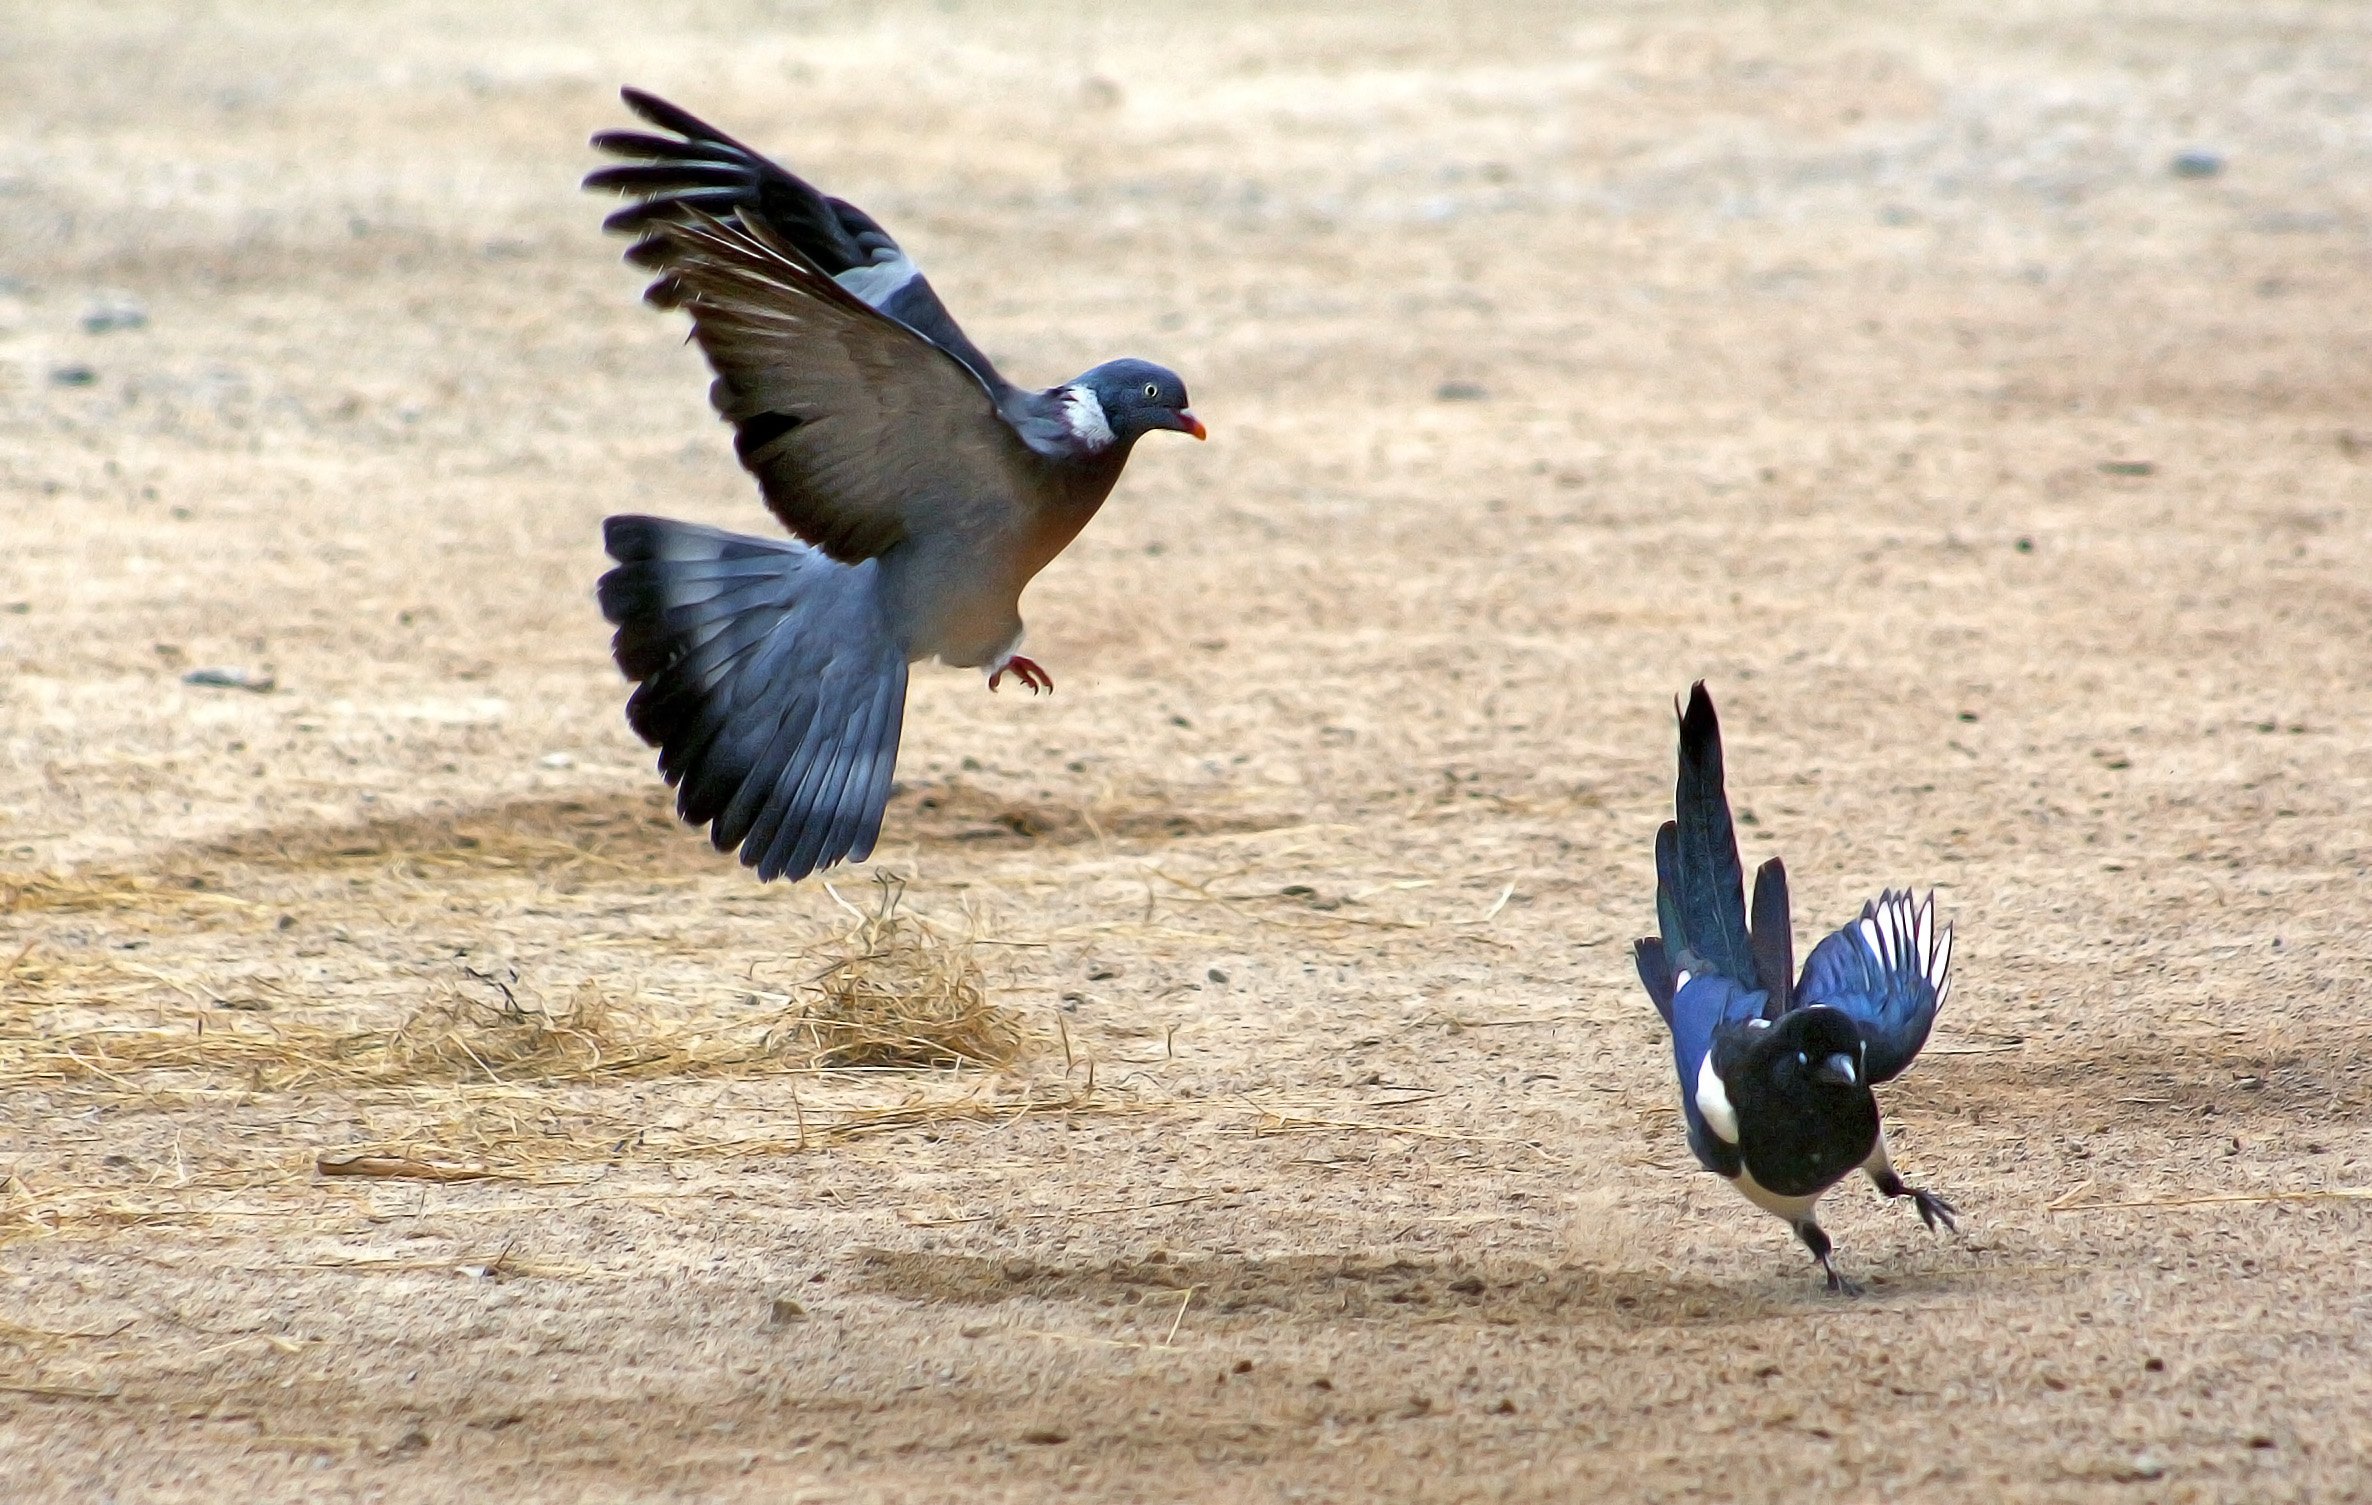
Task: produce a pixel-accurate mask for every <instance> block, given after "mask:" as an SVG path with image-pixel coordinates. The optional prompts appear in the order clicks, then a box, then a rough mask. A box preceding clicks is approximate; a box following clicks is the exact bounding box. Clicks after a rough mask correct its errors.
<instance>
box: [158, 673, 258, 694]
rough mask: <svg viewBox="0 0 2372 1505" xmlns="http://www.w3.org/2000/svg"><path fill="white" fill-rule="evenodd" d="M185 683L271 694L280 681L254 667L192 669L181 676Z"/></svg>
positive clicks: (218, 688) (216, 688)
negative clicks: (258, 671) (257, 670)
mask: <svg viewBox="0 0 2372 1505" xmlns="http://www.w3.org/2000/svg"><path fill="white" fill-rule="evenodd" d="M181 682H182V683H183V684H185V685H197V686H199V687H201V688H203V689H208V690H247V691H251V692H252V693H254V694H257V695H269V694H271V693H272V690H273V688H274V687H275V686H277V685H278V684H279V681H278V680H276V679H274V678H273V677H272V676H271V675H269V674H259V673H257V672H256V671H255V670H253V669H223V668H214V669H192V670H190V671H189V672H188V673H187V674H184V675H182V676H181Z"/></svg>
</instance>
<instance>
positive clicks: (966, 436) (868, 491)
mask: <svg viewBox="0 0 2372 1505" xmlns="http://www.w3.org/2000/svg"><path fill="white" fill-rule="evenodd" d="M623 97H624V99H625V101H626V105H627V108H629V109H631V110H632V111H633V112H634V113H635V114H637V115H639V116H641V117H642V118H643V119H644V120H646V121H648V122H650V124H652V125H654V126H656V127H658V128H659V130H661V131H663V132H666V133H668V134H664V135H654V134H647V133H644V132H640V131H604V132H602V133H601V134H599V135H597V136H595V137H594V138H593V145H594V146H595V147H597V148H598V149H600V150H601V151H604V152H607V153H608V154H610V155H611V156H613V157H616V158H619V159H621V165H617V166H612V167H604V168H602V169H600V170H599V171H596V172H594V173H592V174H591V175H589V176H588V177H587V178H586V179H585V186H586V187H587V188H590V189H596V190H602V191H607V192H611V193H617V194H621V195H623V196H625V197H626V198H628V199H630V200H632V202H631V203H629V204H628V205H627V206H626V207H625V208H623V209H620V210H618V211H617V212H616V213H614V214H612V215H611V216H610V217H609V218H608V220H607V221H606V222H605V225H604V228H607V229H610V230H617V231H623V232H626V233H628V234H631V235H633V236H635V237H636V239H635V242H634V245H633V247H632V248H631V249H630V250H628V251H627V253H626V259H627V260H628V261H630V262H632V263H634V264H635V265H637V266H641V267H646V268H648V269H650V270H651V271H652V272H654V273H656V274H657V276H656V280H654V281H653V282H652V283H651V285H650V288H649V290H648V291H647V292H646V293H645V295H644V296H645V297H646V298H648V300H649V301H650V302H652V303H654V304H656V305H658V306H659V307H661V308H680V309H682V310H684V312H686V313H688V314H689V315H691V319H692V338H693V340H694V341H695V342H697V343H698V344H699V346H700V349H701V351H702V352H703V353H704V354H705V355H706V356H707V357H708V363H709V365H710V367H711V368H712V369H714V371H715V372H716V380H715V382H714V383H712V384H711V385H710V387H709V401H710V402H711V403H712V404H714V406H715V407H716V409H717V411H718V413H719V414H721V415H722V416H723V417H724V418H725V420H726V421H727V422H729V423H731V424H732V425H733V430H734V434H733V449H734V452H735V453H736V454H737V455H739V456H740V459H741V463H742V465H743V466H744V467H745V468H746V469H747V470H748V471H749V472H750V473H751V474H752V475H753V476H755V477H756V478H757V481H758V488H759V490H760V491H761V492H762V493H763V494H764V496H765V499H766V505H767V507H768V508H769V509H770V510H772V512H773V513H774V515H775V516H776V517H777V518H778V519H780V520H781V522H782V524H783V526H784V527H786V528H788V529H789V530H790V531H791V532H792V533H793V534H795V535H797V538H798V541H797V542H791V541H778V540H774V539H764V538H750V537H745V536H743V535H741V534H737V533H727V532H722V531H720V530H718V529H715V528H703V527H696V526H694V525H692V524H689V523H680V522H674V521H670V520H669V519H666V518H658V517H613V518H610V519H608V521H607V522H606V523H605V524H604V525H603V542H604V543H605V544H606V545H607V547H608V550H609V553H610V555H611V557H612V558H614V559H615V560H617V567H616V568H615V569H612V570H611V571H610V572H609V573H608V574H606V575H604V576H602V578H601V587H600V600H601V610H602V614H603V615H604V616H606V617H607V618H608V619H609V620H610V621H611V622H612V623H613V624H615V626H616V627H617V629H618V631H617V636H616V639H615V640H614V642H613V644H612V652H613V654H614V655H615V657H616V659H617V662H618V667H619V669H621V670H622V671H624V673H625V675H626V677H627V678H628V679H629V680H632V681H634V682H635V684H636V685H637V686H638V688H637V689H636V690H635V692H634V694H633V696H632V698H631V699H629V701H628V702H627V706H626V719H627V721H628V723H629V724H630V725H632V726H633V728H634V730H635V731H636V732H637V733H638V734H640V735H641V737H642V738H643V740H644V741H646V742H649V743H652V744H653V745H655V746H657V747H658V748H659V771H660V772H661V773H662V774H664V775H665V776H666V779H667V782H668V783H670V784H672V785H674V786H676V790H677V794H676V809H677V812H678V813H679V814H680V815H681V816H682V817H683V819H684V820H685V821H686V822H688V823H689V824H691V825H694V826H698V825H707V826H708V827H709V837H710V839H711V840H712V841H713V842H714V843H715V844H716V847H717V850H719V851H731V850H733V849H734V848H736V847H738V848H740V851H741V860H742V862H743V863H744V864H746V865H747V866H750V867H753V868H755V869H757V872H758V876H759V878H761V879H772V878H778V877H788V878H791V879H793V880H797V879H799V878H803V877H805V876H807V875H808V874H809V873H811V872H813V871H815V870H816V869H817V868H820V867H828V866H830V865H831V864H833V863H835V862H839V861H841V860H843V859H858V860H861V859H863V858H864V857H866V856H868V855H870V854H871V852H872V850H873V843H874V839H875V838H876V837H877V836H878V835H879V834H880V830H881V813H882V806H883V805H884V804H885V803H886V802H887V801H888V798H889V788H890V772H891V769H892V768H893V767H894V766H895V765H896V763H897V755H898V732H899V729H900V726H901V725H902V723H903V720H904V717H905V705H906V668H907V665H908V664H910V663H912V662H914V661H915V660H918V659H925V658H934V657H935V658H938V659H940V660H941V661H942V662H945V663H948V664H953V665H957V666H960V667H965V668H972V667H977V668H980V669H982V670H985V671H986V673H987V676H988V687H989V688H990V689H991V690H994V689H995V688H996V687H997V685H998V684H999V683H1000V682H1001V681H1002V680H1003V678H1004V677H1005V676H1006V675H1007V674H1011V675H1013V676H1014V677H1015V678H1017V679H1019V680H1020V681H1021V682H1022V683H1023V684H1025V685H1028V686H1029V687H1030V690H1031V692H1032V693H1035V692H1036V691H1038V690H1039V689H1041V688H1043V689H1048V690H1051V689H1052V688H1053V687H1054V682H1053V680H1052V678H1051V677H1049V676H1048V675H1047V673H1046V671H1045V670H1044V669H1042V668H1040V667H1039V666H1038V665H1037V664H1036V663H1034V662H1032V661H1031V660H1029V659H1027V658H1024V657H1022V656H1021V653H1020V651H1019V650H1020V647H1021V612H1020V598H1021V592H1022V589H1023V588H1024V587H1025V586H1027V585H1028V584H1029V582H1030V579H1031V577H1033V576H1034V575H1036V574H1037V573H1038V571H1039V570H1041V569H1043V568H1045V566H1046V564H1047V562H1048V561H1050V560H1051V559H1053V558H1054V556H1055V555H1057V554H1059V553H1061V552H1062V550H1063V547H1064V545H1066V544H1068V543H1069V542H1070V541H1071V540H1072V538H1074V537H1076V536H1077V534H1078V532H1079V530H1080V529H1081V528H1082V527H1085V526H1086V524H1087V520H1088V519H1089V518H1091V517H1093V516H1094V515H1095V512H1096V509H1097V508H1098V507H1099V506H1101V505H1102V504H1103V500H1104V497H1105V496H1106V495H1107V494H1109V493H1110V491H1111V490H1112V487H1113V484H1114V483H1115V482H1117V481H1118V480H1119V479H1120V470H1121V467H1122V466H1123V465H1124V464H1126V463H1127V460H1128V454H1129V450H1130V449H1131V448H1132V447H1133V446H1134V445H1135V444H1136V441H1137V440H1138V439H1139V438H1140V437H1141V436H1143V435H1145V434H1147V433H1150V432H1152V431H1153V430H1155V429H1170V430H1173V431H1175V432H1178V433H1184V434H1192V435H1193V436H1194V437H1195V438H1197V439H1200V438H1202V437H1203V426H1202V423H1201V421H1200V420H1199V419H1197V418H1196V417H1195V416H1194V413H1193V412H1192V410H1191V409H1189V408H1188V407H1187V405H1186V387H1185V384H1184V383H1183V382H1181V381H1180V380H1179V379H1178V376H1177V374H1176V373H1175V372H1172V371H1169V370H1167V369H1165V368H1163V367H1161V366H1156V365H1154V364H1152V363H1151V362H1149V361H1141V360H1120V361H1109V362H1106V363H1105V364H1103V365H1101V366H1097V367H1096V368H1094V369H1093V370H1091V371H1088V372H1086V373H1085V374H1084V375H1081V376H1078V377H1074V378H1073V379H1072V380H1070V381H1067V382H1064V383H1063V384H1062V385H1061V386H1058V387H1053V388H1050V389H1048V390H1046V391H1043V392H1033V391H1026V390H1024V389H1022V388H1019V387H1016V386H1014V385H1013V384H1012V383H1011V382H1009V381H1007V380H1005V378H1004V377H1003V376H1001V375H999V374H998V373H997V369H996V367H994V366H992V365H991V364H989V360H988V357H987V356H985V355H983V354H981V353H980V349H979V347H978V346H976V345H974V344H973V343H972V342H971V341H970V340H969V339H966V338H965V337H964V333H963V331H962V330H961V329H958V328H957V327H956V324H955V321H954V320H953V319H952V318H950V317H949V316H948V313H947V309H946V307H945V306H944V305H942V304H941V303H940V301H939V297H938V294H936V293H934V292H933V291H932V290H931V285H930V284H929V283H928V282H926V281H924V280H923V276H922V273H921V272H920V271H919V270H917V269H916V267H915V265H914V263H913V262H912V261H911V260H909V259H908V258H907V256H906V253H905V252H903V251H901V250H899V249H898V245H897V242H895V241H893V240H891V239H890V237H889V235H888V233H887V232H886V231H884V230H883V229H882V228H881V226H880V225H878V224H876V223H874V221H873V219H872V217H871V216H869V215H867V214H866V213H865V212H864V211H863V210H861V209H859V208H857V207H856V206H855V205H853V204H850V203H847V202H844V201H843V200H840V199H835V198H827V197H826V196H825V195H824V194H822V193H821V192H819V191H817V190H816V189H815V188H814V187H812V186H811V185H809V184H808V183H807V182H806V181H804V180H803V179H801V178H799V177H796V176H794V175H793V174H792V173H790V172H788V171H786V170H785V169H784V168H782V167H781V166H779V165H777V164H776V163H774V162H771V161H768V160H767V159H766V158H765V157H762V156H760V155H759V154H758V153H756V152H755V151H752V150H751V149H750V148H748V147H746V146H744V145H742V144H741V143H740V142H738V141H735V140H734V139H733V138H732V137H730V136H727V135H725V134H724V133H723V132H721V131H719V130H717V129H716V128H715V127H713V126H711V125H708V124H707V123H705V122H704V121H701V120H698V119H695V118H694V117H693V116H691V115H689V114H686V113H685V112H684V111H682V110H680V109H677V108H676V107H675V106H674V105H671V104H668V103H667V102H666V101H664V100H661V99H656V98H653V97H652V96H651V95H648V94H645V93H642V92H641V91H639V90H636V89H627V90H625V91H624V95H623Z"/></svg>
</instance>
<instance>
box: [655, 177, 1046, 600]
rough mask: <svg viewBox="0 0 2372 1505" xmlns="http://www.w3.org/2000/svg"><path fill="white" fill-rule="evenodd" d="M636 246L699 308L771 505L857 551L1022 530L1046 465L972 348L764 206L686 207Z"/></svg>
mask: <svg viewBox="0 0 2372 1505" xmlns="http://www.w3.org/2000/svg"><path fill="white" fill-rule="evenodd" d="M649 230H650V233H649V235H648V236H647V237H646V238H645V239H643V240H642V241H641V242H640V243H639V244H637V245H636V246H635V248H634V250H633V251H632V252H631V253H630V256H631V259H632V260H634V261H636V262H638V263H640V264H641V265H644V266H647V267H650V268H652V269H653V270H655V271H657V272H658V274H659V276H658V279H657V280H656V281H654V282H653V283H652V284H651V286H650V289H649V291H648V292H647V293H646V294H645V296H646V297H648V298H649V299H650V301H651V302H653V303H655V304H658V305H659V306H660V307H662V308H681V309H683V310H684V311H686V312H687V313H689V314H690V315H691V316H692V338H693V339H694V340H696V341H697V342H698V343H699V345H700V348H701V350H702V351H704V352H705V353H706V354H707V356H708V363H709V365H710V366H711V367H713V368H714V369H715V371H716V374H717V379H716V381H715V382H714V383H713V384H711V386H710V387H709V392H708V398H709V402H710V403H711V404H713V405H714V406H715V408H716V410H717V411H718V412H719V413H720V414H722V415H723V416H724V417H725V418H727V419H728V420H730V421H731V422H732V424H733V426H734V430H735V432H734V437H733V448H734V451H735V452H736V453H737V454H739V455H740V457H741V463H742V465H743V466H744V467H746V468H747V469H748V470H749V472H750V473H751V474H752V475H754V476H756V477H757V478H758V485H759V488H760V489H761V490H762V491H763V492H764V493H765V497H766V505H767V506H768V507H769V508H771V509H772V510H773V512H774V515H775V516H776V517H778V518H780V519H782V522H783V525H784V526H785V527H787V528H789V529H790V530H791V531H792V532H793V533H796V534H798V535H799V536H800V537H801V538H803V539H805V540H807V541H808V542H809V543H811V544H814V545H815V546H816V547H817V548H819V549H822V550H823V551H824V552H825V553H827V554H829V555H831V556H832V557H833V558H834V559H838V560H840V561H842V562H843V563H847V564H855V563H858V562H859V561H862V560H865V559H870V558H872V557H873V556H875V555H877V554H881V553H884V552H886V551H887V550H889V549H891V548H893V547H895V546H896V545H897V544H898V543H900V542H901V541H903V540H905V539H907V538H910V537H914V536H917V535H919V534H924V533H928V532H932V531H940V532H945V533H949V534H954V535H960V536H964V537H968V538H973V539H977V540H980V541H982V542H983V543H985V542H986V541H988V540H991V539H994V538H998V537H1003V536H1011V534H1012V533H1013V531H1014V530H1015V529H1016V528H1017V527H1018V526H1021V525H1022V524H1023V522H1024V519H1021V518H1019V517H1018V516H1016V515H1015V514H1016V513H1017V512H1018V510H1019V509H1021V508H1023V507H1025V506H1026V505H1027V502H1026V499H1027V498H1030V497H1033V496H1036V495H1038V494H1039V493H1040V491H1041V490H1042V489H1043V487H1042V485H1041V482H1042V476H1041V474H1040V472H1041V470H1042V464H1041V462H1040V461H1039V460H1038V459H1037V457H1036V456H1035V454H1034V452H1033V451H1031V450H1030V449H1029V447H1028V446H1027V445H1026V444H1025V443H1023V441H1022V439H1021V436H1020V435H1019V434H1017V433H1015V432H1014V430H1013V428H1012V427H1011V426H1010V425H1009V424H1007V423H1006V422H1005V421H1004V419H1002V418H1000V417H999V416H998V415H997V409H996V404H995V402H994V401H993V399H992V398H991V397H990V395H989V392H988V389H987V388H985V387H983V386H982V385H981V384H980V381H979V379H978V378H977V377H976V376H975V375H974V374H973V373H972V372H971V371H969V370H967V369H965V367H964V366H963V365H962V363H961V362H959V361H957V360H956V359H955V358H954V357H953V356H950V355H949V354H948V353H947V352H946V351H944V350H941V349H939V348H938V347H936V346H934V345H932V344H931V343H929V342H928V341H926V340H924V339H923V338H921V337H920V336H919V335H917V334H916V333H915V332H914V331H913V330H911V329H909V328H907V327H906V326H905V325H904V324H901V323H899V322H898V321H896V320H895V319H892V318H890V317H888V316H887V315H885V314H883V313H880V312H879V311H877V310H875V309H874V308H872V307H871V306H870V305H868V304H866V303H865V302H863V301H862V300H861V299H859V298H857V297H856V296H854V295H853V294H851V293H850V292H849V291H848V290H847V289H846V288H844V287H842V286H841V285H840V284H839V283H838V282H836V281H834V280H833V279H832V278H831V277H829V276H827V275H825V273H824V272H823V270H822V269H821V268H819V267H818V266H816V264H815V263H814V262H812V261H810V260H809V259H808V258H806V257H805V256H802V255H801V254H799V252H798V251H796V250H794V249H793V248H792V247H791V246H789V245H788V244H787V243H785V242H784V241H783V240H781V239H780V238H779V237H778V236H776V235H775V233H774V232H773V231H772V230H771V229H769V228H767V226H766V225H765V224H764V223H763V222H762V221H761V222H758V223H749V222H740V221H727V220H720V219H716V218H713V217H711V216H709V215H708V214H706V213H704V212H702V211H700V210H697V209H687V210H685V211H683V212H682V216H681V217H680V218H675V219H667V220H660V221H656V222H653V223H652V224H651V225H650V227H649Z"/></svg>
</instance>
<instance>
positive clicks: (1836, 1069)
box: [1812, 1051, 1861, 1087]
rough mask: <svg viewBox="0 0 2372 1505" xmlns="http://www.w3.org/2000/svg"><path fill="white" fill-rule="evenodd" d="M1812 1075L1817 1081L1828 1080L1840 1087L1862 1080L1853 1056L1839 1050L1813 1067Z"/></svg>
mask: <svg viewBox="0 0 2372 1505" xmlns="http://www.w3.org/2000/svg"><path fill="white" fill-rule="evenodd" d="M1812 1076H1813V1078H1814V1079H1815V1080H1817V1081H1822V1082H1827V1083H1830V1084H1831V1085H1833V1086H1838V1087H1850V1086H1852V1085H1853V1084H1854V1083H1855V1082H1858V1081H1859V1080H1861V1072H1860V1070H1859V1069H1858V1068H1856V1067H1855V1066H1854V1064H1853V1058H1852V1057H1851V1056H1849V1055H1847V1054H1845V1053H1844V1052H1843V1051H1838V1052H1837V1053H1836V1054H1835V1055H1833V1056H1830V1057H1829V1058H1828V1059H1827V1060H1825V1061H1823V1062H1821V1063H1820V1064H1819V1065H1818V1066H1815V1067H1813V1068H1812Z"/></svg>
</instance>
